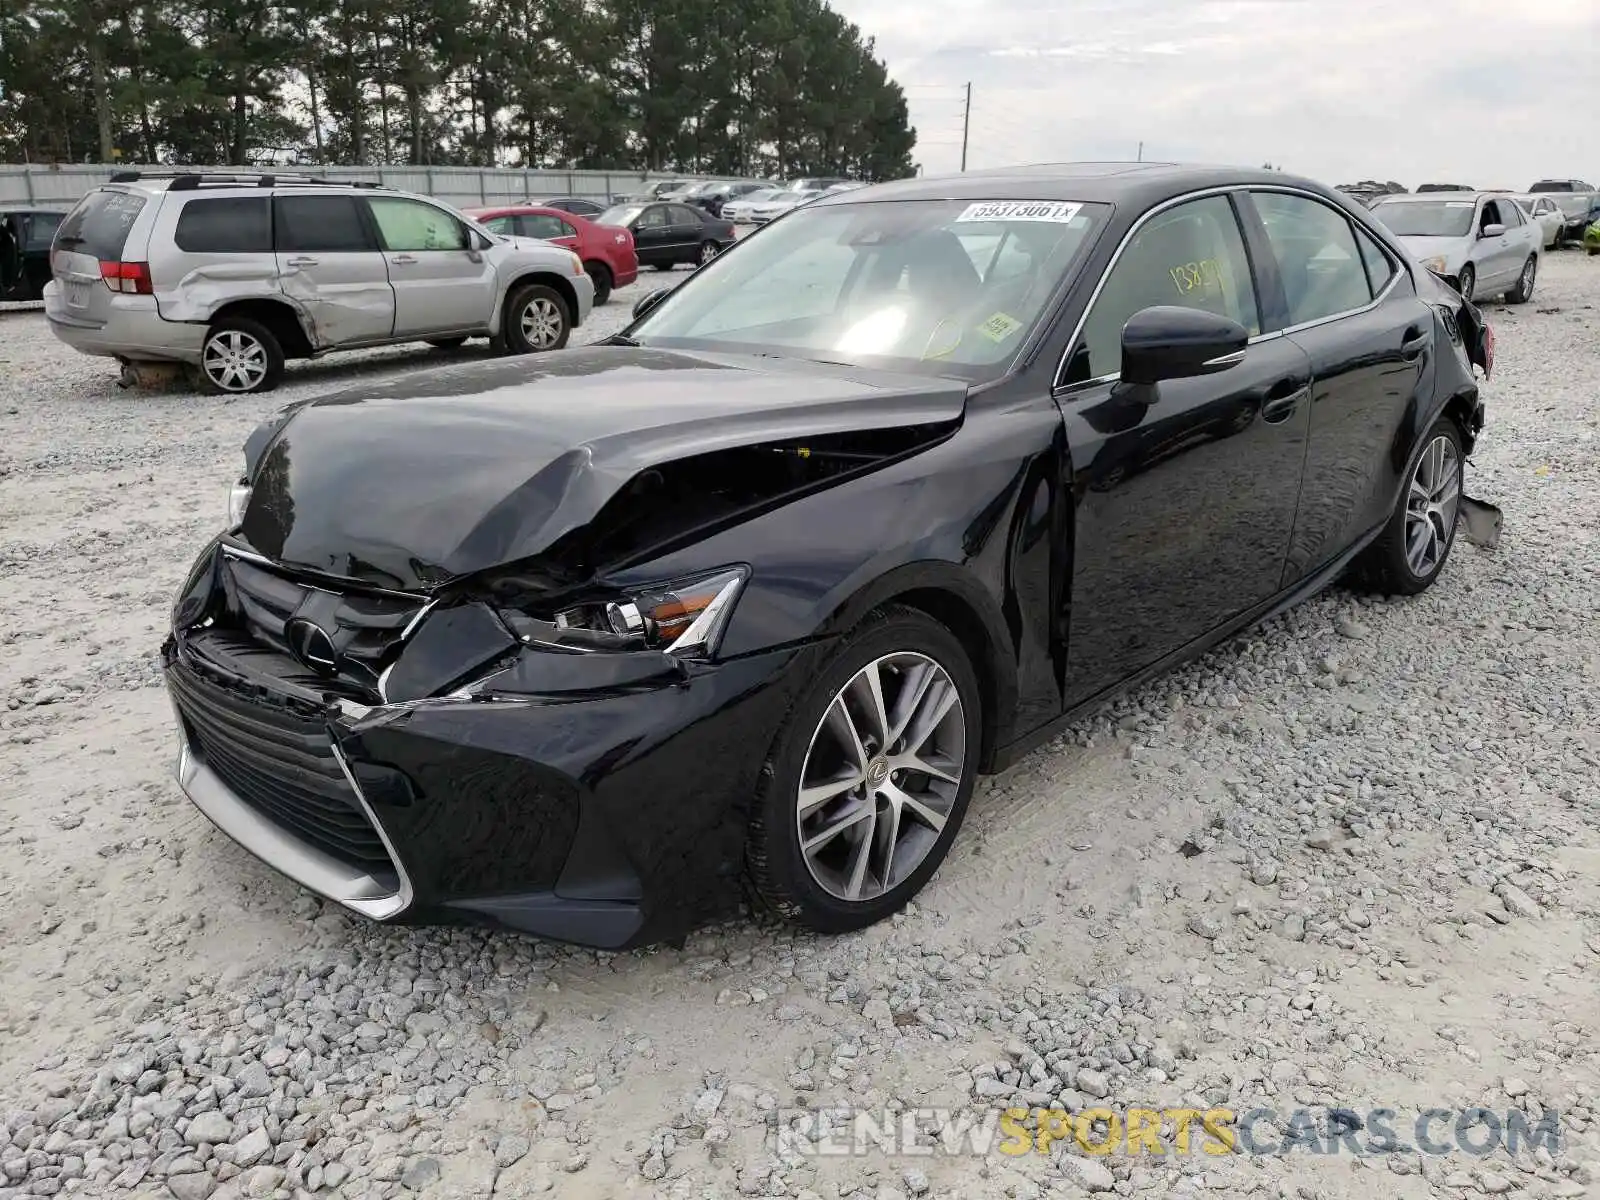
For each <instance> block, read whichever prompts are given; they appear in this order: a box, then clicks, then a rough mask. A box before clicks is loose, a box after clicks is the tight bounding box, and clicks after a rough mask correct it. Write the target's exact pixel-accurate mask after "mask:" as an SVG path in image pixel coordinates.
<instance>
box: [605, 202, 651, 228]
mask: <svg viewBox="0 0 1600 1200" xmlns="http://www.w3.org/2000/svg"><path fill="white" fill-rule="evenodd" d="M643 211H644V205H642V204H618V205H616V206H615V207H613V208H608V209H606V210H605V212H603V213H601V214H600V215H599V216H598V217H596V218H595V219H594V223H595V224H596V225H627V224H629V223H630V222H632V221H633V219H634V218H635V217H637V216H638V215H639V214H640V213H642V212H643Z"/></svg>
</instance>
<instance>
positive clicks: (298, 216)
mask: <svg viewBox="0 0 1600 1200" xmlns="http://www.w3.org/2000/svg"><path fill="white" fill-rule="evenodd" d="M273 204H274V205H275V207H276V211H277V222H278V250H279V252H280V253H295V252H299V253H306V254H338V253H348V252H356V251H362V250H376V249H377V248H378V247H377V246H376V245H375V244H374V243H373V241H372V239H371V238H370V237H368V236H367V226H366V222H365V221H363V220H362V219H361V208H360V206H359V205H358V204H357V203H356V198H355V197H354V196H280V197H278V199H276V200H274V201H273Z"/></svg>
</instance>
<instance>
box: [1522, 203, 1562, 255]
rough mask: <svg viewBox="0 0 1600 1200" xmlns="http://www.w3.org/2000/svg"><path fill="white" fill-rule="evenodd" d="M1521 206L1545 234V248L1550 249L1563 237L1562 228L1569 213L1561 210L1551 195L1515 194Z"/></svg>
mask: <svg viewBox="0 0 1600 1200" xmlns="http://www.w3.org/2000/svg"><path fill="white" fill-rule="evenodd" d="M1512 199H1513V200H1515V201H1516V202H1517V207H1518V208H1520V209H1521V210H1522V211H1523V212H1524V213H1525V214H1526V215H1527V217H1528V219H1529V220H1530V221H1532V222H1533V223H1534V224H1535V225H1537V226H1538V227H1539V228H1540V230H1541V231H1543V234H1544V248H1545V249H1546V250H1548V249H1550V248H1551V247H1552V246H1554V245H1555V244H1556V241H1557V239H1558V238H1560V237H1561V230H1562V228H1563V226H1565V225H1566V223H1567V214H1566V213H1564V212H1562V211H1561V206H1560V205H1558V204H1557V203H1556V202H1555V201H1554V200H1552V199H1550V197H1549V196H1539V195H1524V196H1513V197H1512Z"/></svg>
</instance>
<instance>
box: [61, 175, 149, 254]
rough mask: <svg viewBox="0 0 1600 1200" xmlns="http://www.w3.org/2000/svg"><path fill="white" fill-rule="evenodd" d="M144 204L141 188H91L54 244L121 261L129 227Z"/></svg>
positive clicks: (72, 250) (137, 216)
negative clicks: (132, 189)
mask: <svg viewBox="0 0 1600 1200" xmlns="http://www.w3.org/2000/svg"><path fill="white" fill-rule="evenodd" d="M144 205H145V198H144V197H143V196H141V195H140V194H139V193H138V192H119V191H113V190H111V189H110V188H103V189H101V190H100V191H95V192H90V193H89V194H88V195H87V196H85V197H84V198H83V199H82V200H80V201H79V202H78V207H77V208H75V209H73V210H72V211H71V212H70V213H68V214H67V218H66V220H64V221H62V222H61V228H60V229H58V230H57V231H56V241H55V248H56V249H57V250H70V251H71V252H72V253H74V254H87V255H90V256H91V257H93V258H98V259H100V261H102V262H119V261H121V259H122V248H123V247H124V246H126V245H127V244H128V231H129V230H130V229H132V228H133V223H134V222H135V221H137V220H138V219H139V214H140V213H141V212H143V211H144Z"/></svg>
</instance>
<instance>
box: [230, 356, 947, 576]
mask: <svg viewBox="0 0 1600 1200" xmlns="http://www.w3.org/2000/svg"><path fill="white" fill-rule="evenodd" d="M966 392H967V386H966V384H965V383H963V382H960V381H957V380H950V379H942V378H935V377H928V376H921V375H902V374H896V373H890V372H883V371H875V370H870V369H867V368H861V367H851V366H836V365H826V364H821V363H815V362H808V361H805V360H799V359H772V358H764V357H759V356H754V355H721V354H702V353H686V352H677V351H663V350H652V349H644V348H637V347H622V346H601V347H590V348H587V349H583V350H573V351H567V352H562V353H559V354H554V355H548V356H542V357H540V358H537V359H514V360H496V361H491V362H486V363H473V364H468V365H465V366H461V367H449V368H444V369H442V370H436V371H429V372H425V373H422V374H418V375H414V376H411V377H409V378H405V379H399V380H395V381H392V382H390V383H386V384H380V385H375V386H370V387H365V388H363V389H361V390H360V391H352V392H348V393H343V394H340V395H337V396H331V397H324V398H321V399H317V400H312V401H308V402H305V403H303V404H301V405H298V406H296V407H295V408H293V409H292V410H290V411H289V412H288V413H287V414H286V416H285V418H284V419H282V421H281V423H280V424H279V425H278V426H277V427H276V428H275V429H274V430H272V431H271V432H270V433H266V434H258V436H256V437H253V438H252V439H251V445H250V446H249V447H247V451H246V457H247V466H248V469H249V474H250V479H251V483H252V493H251V497H250V500H249V503H248V505H247V506H246V510H245V515H244V520H243V522H242V524H241V526H240V529H239V532H238V537H239V539H240V540H242V541H243V542H244V543H246V544H247V545H248V547H249V548H250V549H253V550H255V551H256V552H257V553H259V554H262V555H264V556H266V557H267V558H269V559H271V560H273V561H276V562H279V563H282V564H284V565H286V566H289V567H292V568H297V569H302V570H307V571H312V572H317V573H320V574H324V575H329V576H334V577H339V578H346V579H351V580H356V581H360V582H363V583H366V584H368V585H371V586H377V587H384V588H391V589H398V590H404V591H416V590H423V591H427V590H433V589H436V588H438V587H440V586H443V585H444V584H446V583H448V582H450V581H452V580H455V579H459V578H461V577H462V576H466V575H471V574H475V573H477V572H480V571H483V570H486V569H488V568H491V567H496V566H500V565H504V564H507V563H512V562H518V561H522V560H525V559H528V558H531V557H534V556H536V555H538V554H540V553H542V552H543V551H545V550H546V549H548V548H549V547H550V546H551V545H552V544H553V543H555V542H556V540H557V539H559V538H561V537H562V536H563V535H564V534H567V533H569V532H571V531H573V530H575V529H578V528H580V527H582V526H584V525H585V524H586V523H588V522H589V521H591V520H592V519H593V518H594V517H595V515H596V514H597V513H598V512H599V511H600V510H601V508H603V507H604V506H605V505H606V502H607V501H608V500H610V499H611V498H612V497H613V496H615V495H616V494H617V493H618V492H619V491H620V490H621V489H623V488H624V487H626V486H627V485H629V484H630V483H633V482H634V481H635V479H636V477H638V476H640V475H641V473H643V472H647V471H649V470H650V469H651V468H659V467H663V466H667V465H669V464H673V463H679V462H681V461H683V460H688V459H696V458H699V457H700V456H705V455H709V454H714V453H716V452H718V451H726V450H734V449H738V448H744V447H752V446H765V445H768V444H771V443H780V442H786V441H792V440H793V439H796V438H802V439H803V438H813V437H820V436H826V435H839V434H852V433H856V432H860V433H862V434H867V433H869V432H872V431H880V430H895V429H908V428H923V427H936V426H944V425H950V424H952V423H954V422H957V421H959V420H960V419H961V416H962V414H963V412H964V408H965V403H966ZM715 482H716V480H715V479H714V478H712V479H708V487H709V486H712V485H714V484H715Z"/></svg>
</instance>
